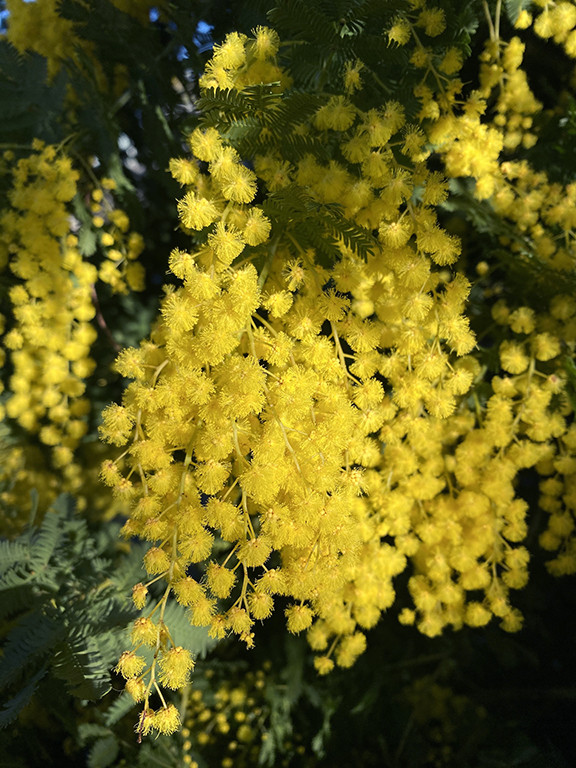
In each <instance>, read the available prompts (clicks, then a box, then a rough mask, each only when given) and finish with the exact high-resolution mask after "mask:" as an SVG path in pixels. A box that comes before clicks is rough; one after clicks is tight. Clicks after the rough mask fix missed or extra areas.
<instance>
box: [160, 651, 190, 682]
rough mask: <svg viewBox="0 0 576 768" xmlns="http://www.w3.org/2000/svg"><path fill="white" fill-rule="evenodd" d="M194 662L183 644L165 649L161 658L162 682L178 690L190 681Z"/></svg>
mask: <svg viewBox="0 0 576 768" xmlns="http://www.w3.org/2000/svg"><path fill="white" fill-rule="evenodd" d="M193 668H194V662H193V660H192V656H191V655H190V652H189V651H187V650H186V649H185V648H183V647H182V646H181V645H179V646H176V647H174V648H170V649H169V650H167V651H165V652H164V653H163V654H162V656H161V658H160V670H161V672H160V684H161V685H163V686H165V687H166V688H171V689H172V690H174V691H176V690H178V689H179V688H182V687H183V686H184V685H186V683H187V682H188V679H189V676H190V672H191V670H192V669H193Z"/></svg>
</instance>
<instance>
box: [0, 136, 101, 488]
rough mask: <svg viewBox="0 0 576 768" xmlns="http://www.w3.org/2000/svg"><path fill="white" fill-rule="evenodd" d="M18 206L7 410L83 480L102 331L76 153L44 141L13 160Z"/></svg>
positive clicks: (8, 227) (7, 228) (7, 224)
mask: <svg viewBox="0 0 576 768" xmlns="http://www.w3.org/2000/svg"><path fill="white" fill-rule="evenodd" d="M12 180H13V185H12V189H11V191H10V192H9V201H10V205H11V207H10V208H9V209H8V210H7V211H6V212H5V213H4V214H3V215H2V217H1V218H0V260H1V262H2V263H3V264H4V265H6V264H7V265H8V267H9V269H10V271H11V272H12V274H13V275H14V276H15V278H16V280H15V282H14V284H13V286H12V288H11V289H10V302H11V309H12V316H13V324H12V327H11V328H9V329H8V330H7V332H6V333H5V335H4V336H3V339H2V344H3V347H4V348H5V349H7V350H9V352H10V361H11V364H12V367H13V373H12V376H11V378H10V381H9V387H10V390H11V393H12V394H11V395H10V396H9V397H8V399H7V401H6V414H7V416H8V417H9V418H10V419H14V420H15V421H17V422H18V424H19V425H20V426H21V427H22V428H23V429H25V430H26V431H28V432H34V433H38V434H39V438H40V441H41V442H42V443H44V444H45V445H47V446H50V447H51V449H52V460H53V463H54V466H55V467H57V468H60V469H62V471H63V473H64V475H65V476H66V477H67V478H68V480H70V481H71V482H72V481H73V477H72V476H74V479H75V480H76V481H77V483H78V485H77V486H74V483H72V485H73V487H80V485H81V483H82V480H81V478H80V476H79V471H80V470H79V467H78V466H77V465H75V464H73V463H72V459H73V453H74V450H75V448H76V447H77V445H78V443H79V441H80V440H81V438H82V437H83V436H84V435H85V434H86V429H87V425H86V420H85V416H86V414H87V413H88V411H89V410H90V405H89V403H88V401H87V400H86V399H85V398H84V397H83V395H84V390H85V385H84V379H85V378H86V377H87V376H89V375H90V374H91V373H92V371H93V370H94V361H93V360H92V359H91V358H90V347H91V345H92V343H93V342H94V340H95V338H96V332H95V330H94V328H93V327H92V326H91V325H90V321H91V320H92V319H93V317H94V314H95V310H94V306H93V304H92V299H91V286H92V284H93V282H94V280H95V279H96V269H95V267H93V266H92V265H90V264H87V263H86V262H84V260H83V259H82V256H81V254H80V252H79V250H78V247H77V246H78V239H77V237H76V236H75V235H73V234H71V233H70V213H69V209H68V205H67V204H68V203H69V202H70V201H71V200H72V198H73V197H74V195H75V194H76V183H77V181H78V173H77V172H76V171H75V170H74V169H73V168H72V164H71V161H70V158H69V157H67V156H66V155H64V154H62V153H60V154H59V153H58V152H57V150H56V148H55V147H53V146H47V147H44V146H43V145H42V144H41V143H40V142H36V144H35V151H34V152H33V153H32V154H30V155H29V156H28V157H26V158H22V159H21V160H19V161H17V162H15V163H14V164H13V166H12Z"/></svg>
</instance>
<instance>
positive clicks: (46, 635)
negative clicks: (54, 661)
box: [0, 611, 62, 690]
mask: <svg viewBox="0 0 576 768" xmlns="http://www.w3.org/2000/svg"><path fill="white" fill-rule="evenodd" d="M61 634H62V629H61V627H59V626H58V625H55V624H54V622H53V621H52V620H51V619H49V618H48V617H47V616H44V615H43V614H42V613H40V612H39V611H33V612H32V613H30V614H28V615H27V616H25V617H24V618H23V619H22V620H21V621H20V622H19V623H18V624H17V626H16V627H15V628H14V629H13V630H12V632H11V633H10V635H9V636H8V639H7V641H6V645H5V646H4V653H3V656H2V658H1V659H0V690H2V689H3V688H6V687H7V686H9V685H12V684H13V683H15V682H16V681H17V680H18V679H19V678H20V677H21V676H22V675H23V674H24V672H25V670H26V669H28V668H30V666H31V665H32V666H34V665H36V666H37V665H38V663H43V662H44V660H45V657H46V656H47V654H48V653H50V651H51V649H52V648H53V647H54V645H55V644H56V642H57V641H58V638H59V637H60V636H61Z"/></svg>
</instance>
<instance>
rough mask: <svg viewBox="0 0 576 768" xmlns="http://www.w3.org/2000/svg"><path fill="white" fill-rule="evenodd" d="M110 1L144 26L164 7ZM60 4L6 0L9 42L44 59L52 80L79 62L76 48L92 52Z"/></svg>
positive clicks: (43, 0) (137, 0) (127, 0)
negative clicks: (66, 66)
mask: <svg viewBox="0 0 576 768" xmlns="http://www.w3.org/2000/svg"><path fill="white" fill-rule="evenodd" d="M111 2H112V3H113V5H115V6H116V7H117V8H118V9H119V10H121V11H124V12H125V13H128V14H130V15H131V16H134V17H135V18H137V19H139V20H140V21H141V22H142V23H144V22H146V21H147V20H148V13H149V10H150V8H151V7H152V6H154V7H159V6H162V4H163V0H159V2H154V3H153V2H150V1H149V0H111ZM58 5H59V3H58V0H37V1H36V2H29V1H27V0H6V9H7V10H8V13H9V17H8V35H7V36H8V40H9V41H10V42H11V43H12V45H13V46H14V47H15V48H16V49H17V50H18V51H20V52H21V53H24V52H25V51H35V52H36V53H39V54H40V55H41V56H43V57H44V58H45V59H46V61H47V65H48V76H49V77H54V75H56V74H57V72H58V71H59V70H60V68H61V66H62V65H63V64H64V63H65V62H66V61H76V60H77V53H76V50H75V49H76V47H77V46H78V45H82V47H84V48H85V50H86V51H87V52H88V53H89V52H90V50H89V46H86V44H85V43H84V42H83V41H81V40H80V39H79V38H78V36H77V34H76V31H75V29H74V23H73V22H72V21H69V20H68V19H66V18H64V17H63V16H62V15H61V14H60V13H59V12H58ZM95 63H97V62H95ZM98 74H100V73H98Z"/></svg>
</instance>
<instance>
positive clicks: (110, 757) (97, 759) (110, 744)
mask: <svg viewBox="0 0 576 768" xmlns="http://www.w3.org/2000/svg"><path fill="white" fill-rule="evenodd" d="M119 751H120V747H119V744H118V739H117V738H116V736H114V734H110V735H109V736H104V737H103V738H101V739H98V741H96V742H95V743H94V746H93V747H92V749H91V750H90V755H89V756H88V768H108V766H109V765H112V763H113V762H114V761H115V760H116V758H117V757H118V752H119Z"/></svg>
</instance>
